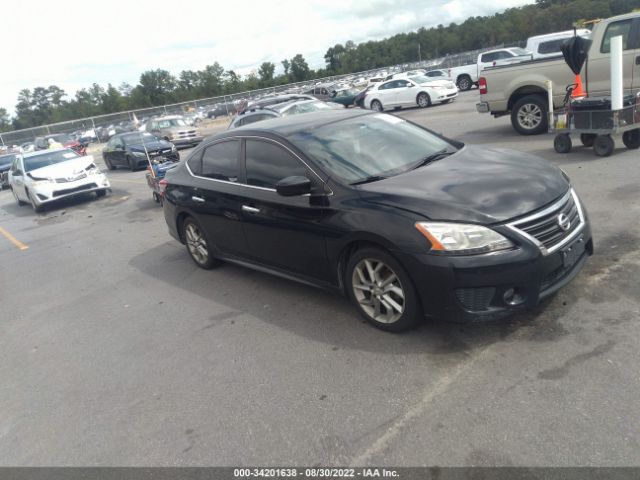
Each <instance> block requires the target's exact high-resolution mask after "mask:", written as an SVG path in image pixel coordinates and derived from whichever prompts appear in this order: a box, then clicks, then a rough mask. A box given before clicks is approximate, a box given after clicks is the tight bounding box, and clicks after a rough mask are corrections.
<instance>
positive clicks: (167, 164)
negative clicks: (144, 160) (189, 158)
mask: <svg viewBox="0 0 640 480" xmlns="http://www.w3.org/2000/svg"><path fill="white" fill-rule="evenodd" d="M178 163H179V161H177V160H176V161H173V160H168V159H164V158H156V159H153V160H151V161H150V163H149V166H148V167H147V175H146V177H147V185H149V188H151V190H152V193H153V199H154V200H155V201H156V202H157V203H159V204H160V206H162V202H163V197H162V189H161V188H160V181H161V180H162V179H163V178H164V174H165V173H166V172H167V170H170V169H172V168H173V167H175V166H176V165H178Z"/></svg>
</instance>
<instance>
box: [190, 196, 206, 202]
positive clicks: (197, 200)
mask: <svg viewBox="0 0 640 480" xmlns="http://www.w3.org/2000/svg"><path fill="white" fill-rule="evenodd" d="M191 200H193V201H194V202H198V203H204V198H202V197H196V196H192V197H191Z"/></svg>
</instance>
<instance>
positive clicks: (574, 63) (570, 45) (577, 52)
mask: <svg viewBox="0 0 640 480" xmlns="http://www.w3.org/2000/svg"><path fill="white" fill-rule="evenodd" d="M590 45H591V40H589V39H587V38H583V37H578V36H573V37H571V38H570V39H569V40H567V41H565V42H563V43H562V45H561V46H560V50H561V51H562V55H564V61H565V62H566V63H567V65H569V68H570V69H571V71H572V72H573V73H575V74H576V75H578V74H579V73H580V70H582V66H583V65H584V62H585V60H586V59H587V52H588V51H589V46H590Z"/></svg>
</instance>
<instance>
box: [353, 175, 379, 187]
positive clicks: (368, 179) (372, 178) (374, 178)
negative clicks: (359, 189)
mask: <svg viewBox="0 0 640 480" xmlns="http://www.w3.org/2000/svg"><path fill="white" fill-rule="evenodd" d="M385 178H389V177H383V176H382V175H371V176H369V177H365V178H363V179H362V180H358V181H357V182H353V183H350V184H349V185H361V184H363V183H370V182H377V181H379V180H384V179H385Z"/></svg>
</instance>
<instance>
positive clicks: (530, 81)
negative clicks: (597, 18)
mask: <svg viewBox="0 0 640 480" xmlns="http://www.w3.org/2000/svg"><path fill="white" fill-rule="evenodd" d="M618 35H620V36H622V42H623V48H624V60H623V68H624V92H625V93H635V92H637V91H638V90H640V12H633V13H628V14H626V15H619V16H617V17H612V18H608V19H606V20H602V21H601V22H599V23H598V24H596V25H595V27H594V29H593V32H592V34H591V42H592V43H591V46H590V47H589V51H588V55H587V60H586V61H585V63H584V65H583V67H582V71H581V78H582V81H583V84H584V88H585V90H586V92H587V94H588V96H602V95H608V94H609V92H610V90H611V86H610V83H611V82H610V67H609V62H610V59H609V57H610V42H611V38H612V37H615V36H618ZM548 80H550V81H551V82H553V105H554V108H559V107H561V106H562V102H563V100H564V97H565V90H566V88H567V86H569V85H572V84H573V83H574V82H575V75H574V73H573V72H572V71H571V69H570V68H569V66H568V65H567V64H566V63H565V61H564V58H562V57H561V58H560V59H559V60H554V59H552V60H533V61H527V62H522V63H520V64H518V65H510V66H503V67H495V68H488V69H486V70H485V71H484V72H482V75H481V77H480V79H479V82H478V83H479V87H480V102H479V103H477V104H476V109H477V110H478V112H480V113H491V114H492V115H493V116H494V117H500V116H502V115H509V114H510V115H511V124H512V125H513V128H514V129H515V130H516V131H517V132H518V133H521V134H523V135H535V134H539V133H543V132H546V131H547V130H548V117H547V112H548V110H549V108H548V99H547V89H546V82H547V81H548Z"/></svg>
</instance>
